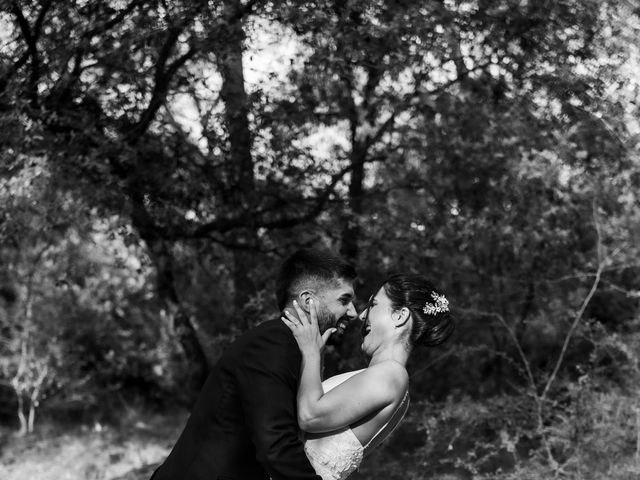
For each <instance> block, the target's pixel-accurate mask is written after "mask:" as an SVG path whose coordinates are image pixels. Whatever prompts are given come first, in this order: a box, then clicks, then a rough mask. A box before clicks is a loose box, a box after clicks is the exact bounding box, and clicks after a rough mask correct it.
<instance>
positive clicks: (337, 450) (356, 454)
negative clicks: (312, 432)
mask: <svg viewBox="0 0 640 480" xmlns="http://www.w3.org/2000/svg"><path fill="white" fill-rule="evenodd" d="M361 371H362V370H356V371H353V372H347V373H343V374H341V375H336V376H334V377H331V378H328V379H327V380H325V381H324V382H322V388H323V390H324V391H325V392H328V391H329V390H331V389H332V388H334V387H336V386H338V385H340V384H341V383H342V382H344V381H346V380H347V379H349V378H350V377H352V376H353V375H355V374H357V373H360V372H361ZM407 407H408V396H407V395H405V398H404V400H403V401H402V403H401V405H400V406H399V407H398V409H397V410H396V412H395V413H394V414H393V415H392V417H391V419H390V420H389V422H387V424H385V425H384V426H383V427H382V428H381V429H380V430H379V431H378V432H377V433H376V434H375V435H374V437H373V438H372V439H371V441H370V442H369V443H368V444H367V445H365V446H362V444H361V443H360V441H359V440H358V438H357V437H356V436H355V434H354V433H353V431H352V430H351V429H350V428H349V427H345V428H342V429H340V430H336V431H335V432H330V433H327V434H324V435H322V436H308V437H307V438H304V439H303V441H304V450H305V452H306V454H307V457H308V458H309V461H310V462H311V465H312V466H313V468H314V469H315V471H316V473H317V474H318V475H320V476H321V477H322V480H344V479H346V478H347V477H348V476H349V475H350V474H351V473H353V471H354V470H356V469H357V468H358V467H359V466H360V462H362V458H363V457H364V453H365V449H368V448H369V447H370V446H372V445H379V444H380V442H381V441H382V440H384V438H386V437H387V436H388V435H389V434H390V433H391V432H392V431H393V429H394V428H395V427H396V426H397V424H398V423H399V422H400V420H402V417H404V414H405V413H406V411H407Z"/></svg>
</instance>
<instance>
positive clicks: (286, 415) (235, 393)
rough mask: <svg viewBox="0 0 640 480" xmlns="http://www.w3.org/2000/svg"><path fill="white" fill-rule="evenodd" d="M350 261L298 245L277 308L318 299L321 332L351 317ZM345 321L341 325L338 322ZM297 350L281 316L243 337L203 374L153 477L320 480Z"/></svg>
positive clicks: (281, 280)
mask: <svg viewBox="0 0 640 480" xmlns="http://www.w3.org/2000/svg"><path fill="white" fill-rule="evenodd" d="M355 277H356V272H355V270H354V268H353V267H352V266H350V265H349V264H347V263H345V262H343V261H342V260H341V259H340V258H338V257H336V256H335V255H333V254H331V253H329V252H324V251H319V250H311V249H305V250H299V251H297V252H296V253H294V254H293V255H292V256H291V257H289V258H288V259H287V260H286V261H285V262H284V264H283V265H282V267H281V270H280V272H279V275H278V279H277V285H276V290H277V292H276V293H277V298H278V307H279V308H280V309H281V310H284V308H285V307H287V306H291V305H292V302H293V300H297V302H298V303H299V304H300V305H301V306H302V307H303V308H305V309H308V307H307V305H308V300H309V298H311V296H316V297H317V298H318V300H317V301H318V302H319V311H318V324H319V325H320V330H321V332H324V331H326V330H327V329H328V328H331V327H335V326H336V325H338V329H339V330H340V327H341V326H344V324H345V323H346V322H348V321H350V320H353V319H354V318H356V315H357V314H356V310H355V307H354V305H353V299H354V292H353V280H354V278H355ZM339 323H340V324H342V325H339ZM300 361H301V355H300V351H299V350H298V346H297V344H296V341H295V339H294V338H293V335H292V334H291V331H290V330H289V328H288V327H287V326H286V325H285V324H284V323H283V322H282V321H281V320H279V319H277V320H270V321H267V322H264V323H262V324H260V325H258V326H257V327H255V328H254V329H252V330H250V331H248V332H247V333H245V334H244V335H242V336H240V337H239V338H238V339H237V340H236V341H235V342H234V343H232V344H231V345H230V346H229V347H228V348H227V350H226V351H225V352H224V354H223V355H222V357H221V358H220V360H219V361H218V363H217V364H216V365H215V367H214V368H213V370H212V371H211V373H210V374H209V377H208V378H207V380H206V382H205V384H204V386H203V388H202V391H201V392H200V396H199V397H198V400H197V401H196V404H195V406H194V408H193V411H192V412H191V416H190V418H189V420H188V421H187V425H186V426H185V428H184V430H183V431H182V434H181V435H180V438H179V439H178V442H177V443H176V444H175V446H174V447H173V450H172V451H171V453H170V454H169V457H167V459H166V460H165V462H164V463H163V464H162V465H161V466H160V467H159V468H158V470H156V472H155V473H154V475H153V476H152V477H151V478H152V480H204V479H207V480H216V479H220V480H232V479H236V480H254V479H255V480H257V479H265V480H267V479H269V478H271V479H273V480H285V479H287V480H288V479H297V480H304V479H313V480H320V477H319V476H317V475H316V473H315V471H314V470H313V467H312V466H311V464H310V463H309V461H308V460H307V457H306V455H305V452H304V448H303V445H302V442H301V440H300V435H299V434H300V430H299V428H298V421H297V411H296V395H297V388H298V380H299V378H300Z"/></svg>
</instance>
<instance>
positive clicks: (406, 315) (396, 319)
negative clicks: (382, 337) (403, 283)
mask: <svg viewBox="0 0 640 480" xmlns="http://www.w3.org/2000/svg"><path fill="white" fill-rule="evenodd" d="M391 318H393V323H394V324H395V327H396V328H401V327H404V326H405V325H406V324H407V322H408V321H409V319H410V318H411V312H410V311H409V309H408V308H407V307H402V308H401V309H400V310H396V311H395V312H394V313H393V315H391Z"/></svg>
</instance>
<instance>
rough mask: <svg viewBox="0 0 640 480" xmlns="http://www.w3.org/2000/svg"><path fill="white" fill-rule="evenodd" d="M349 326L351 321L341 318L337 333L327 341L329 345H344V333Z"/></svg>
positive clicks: (337, 325)
mask: <svg viewBox="0 0 640 480" xmlns="http://www.w3.org/2000/svg"><path fill="white" fill-rule="evenodd" d="M348 324H349V320H346V319H344V318H341V319H340V320H338V321H337V322H336V326H335V329H336V331H335V332H333V333H332V334H331V336H330V337H329V340H327V345H339V344H340V343H342V340H343V339H344V333H345V331H346V330H347V325H348Z"/></svg>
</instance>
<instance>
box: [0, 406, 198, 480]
mask: <svg viewBox="0 0 640 480" xmlns="http://www.w3.org/2000/svg"><path fill="white" fill-rule="evenodd" d="M186 416H187V413H186V412H182V411H180V412H176V413H174V414H167V413H165V414H163V415H159V414H154V415H145V414H140V412H130V413H129V414H126V415H124V416H123V418H122V420H121V422H119V423H120V424H119V425H118V426H115V425H102V424H100V423H93V424H92V425H83V426H71V427H69V426H68V427H66V428H65V427H61V426H60V425H56V424H54V423H52V422H47V423H43V424H40V425H36V430H37V431H36V432H35V433H34V434H32V435H28V436H25V437H17V436H16V435H15V432H14V431H11V430H8V429H0V438H1V439H2V440H0V478H1V479H2V480H26V479H29V480H51V479H56V480H133V479H136V480H137V479H142V478H149V477H150V476H151V473H152V472H153V470H154V468H155V466H156V465H157V464H158V463H160V462H161V461H162V460H163V459H164V458H165V457H166V455H167V454H168V453H169V449H170V448H171V446H172V445H173V443H175V441H176V439H177V438H178V435H179V433H180V431H181V429H182V426H183V425H184V423H185V421H186Z"/></svg>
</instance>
